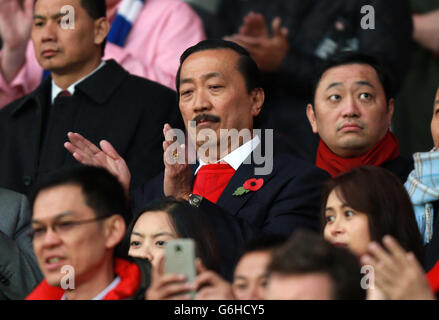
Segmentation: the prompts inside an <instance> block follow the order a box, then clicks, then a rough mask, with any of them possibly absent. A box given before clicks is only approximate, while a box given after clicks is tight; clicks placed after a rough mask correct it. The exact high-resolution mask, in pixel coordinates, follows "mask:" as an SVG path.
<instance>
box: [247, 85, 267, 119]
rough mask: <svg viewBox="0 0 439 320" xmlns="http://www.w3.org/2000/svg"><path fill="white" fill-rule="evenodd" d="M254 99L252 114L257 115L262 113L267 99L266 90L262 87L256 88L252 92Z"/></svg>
mask: <svg viewBox="0 0 439 320" xmlns="http://www.w3.org/2000/svg"><path fill="white" fill-rule="evenodd" d="M250 98H251V100H252V116H253V117H256V116H258V115H259V114H260V113H261V110H262V105H263V104H264V101H265V92H264V89H262V88H255V89H253V91H252V92H251V94H250Z"/></svg>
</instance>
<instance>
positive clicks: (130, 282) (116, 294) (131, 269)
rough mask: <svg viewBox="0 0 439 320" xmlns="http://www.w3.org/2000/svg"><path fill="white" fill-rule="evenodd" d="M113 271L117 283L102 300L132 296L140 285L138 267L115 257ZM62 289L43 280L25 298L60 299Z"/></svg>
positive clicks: (62, 292)
mask: <svg viewBox="0 0 439 320" xmlns="http://www.w3.org/2000/svg"><path fill="white" fill-rule="evenodd" d="M114 264H115V265H114V272H115V273H116V274H117V275H118V276H119V277H120V282H119V284H118V285H117V286H116V287H115V288H114V289H113V290H111V291H110V292H108V293H107V294H106V295H105V297H104V299H103V300H123V299H126V298H129V297H131V296H133V295H134V294H135V293H136V291H137V290H138V289H139V287H140V283H141V274H140V269H139V267H138V266H137V265H136V264H135V263H131V262H128V261H126V260H123V259H120V258H116V259H115V262H114ZM63 294H64V290H63V289H61V288H60V287H53V286H51V285H50V284H49V283H48V282H47V281H46V280H43V281H42V282H41V283H40V284H39V285H38V286H37V287H36V288H35V289H34V290H33V291H32V292H31V293H30V294H29V295H28V296H27V298H26V300H61V298H62V296H63Z"/></svg>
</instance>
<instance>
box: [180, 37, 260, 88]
mask: <svg viewBox="0 0 439 320" xmlns="http://www.w3.org/2000/svg"><path fill="white" fill-rule="evenodd" d="M219 49H229V50H233V51H234V52H236V53H237V54H238V55H239V59H238V63H237V66H236V68H237V70H238V71H239V72H240V73H241V74H242V76H243V77H244V80H245V83H246V86H247V91H248V92H249V93H250V92H252V91H253V90H254V89H257V88H262V78H261V74H260V72H259V69H258V65H257V64H256V62H255V61H254V60H253V58H252V57H251V56H250V54H249V52H248V51H247V50H246V49H245V48H243V47H241V46H240V45H238V44H236V43H235V42H232V41H226V40H219V39H212V40H204V41H201V42H199V43H198V44H196V45H194V46H192V47H189V48H188V49H186V51H184V52H183V54H182V55H181V56H180V66H179V67H178V71H177V77H176V88H177V94H178V93H179V92H180V73H181V66H182V65H183V63H184V61H185V60H186V59H187V58H188V57H189V56H190V55H191V54H193V53H196V52H200V51H206V50H219Z"/></svg>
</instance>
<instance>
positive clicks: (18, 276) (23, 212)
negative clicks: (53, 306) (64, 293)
mask: <svg viewBox="0 0 439 320" xmlns="http://www.w3.org/2000/svg"><path fill="white" fill-rule="evenodd" d="M0 216H1V219H0V300H4V299H11V300H17V299H24V298H25V297H26V296H27V295H28V294H29V293H30V292H31V291H32V289H33V288H34V287H35V286H36V285H37V284H38V283H39V282H40V281H41V280H42V279H43V276H42V274H41V271H40V269H39V267H38V264H37V261H36V258H35V255H34V253H33V248H32V242H31V239H30V237H29V235H28V232H27V231H28V230H29V223H30V219H31V213H30V210H29V204H28V201H27V199H26V197H25V196H24V195H21V194H18V193H15V192H12V191H8V190H5V189H0Z"/></svg>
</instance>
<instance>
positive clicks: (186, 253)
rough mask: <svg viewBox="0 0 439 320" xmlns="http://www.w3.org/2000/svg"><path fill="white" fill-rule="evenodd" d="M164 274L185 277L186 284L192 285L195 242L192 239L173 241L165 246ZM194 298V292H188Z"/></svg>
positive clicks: (193, 279) (194, 272)
mask: <svg viewBox="0 0 439 320" xmlns="http://www.w3.org/2000/svg"><path fill="white" fill-rule="evenodd" d="M165 273H167V274H169V273H178V274H183V275H185V277H186V279H187V282H188V283H194V282H195V277H196V274H197V273H196V268H195V242H194V240H192V239H173V240H169V241H168V242H167V243H166V245H165ZM185 294H190V295H191V296H192V298H194V297H195V291H190V292H188V293H185Z"/></svg>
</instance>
